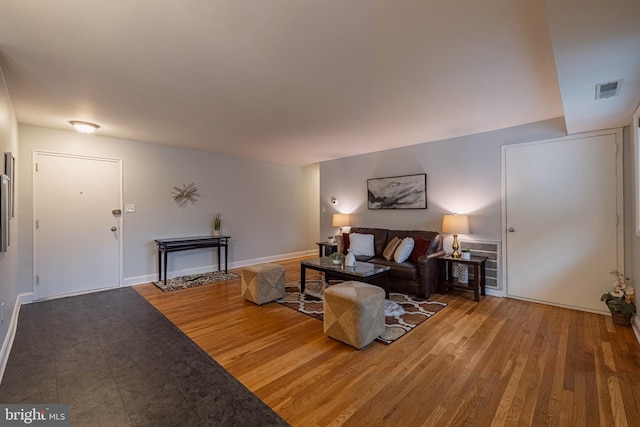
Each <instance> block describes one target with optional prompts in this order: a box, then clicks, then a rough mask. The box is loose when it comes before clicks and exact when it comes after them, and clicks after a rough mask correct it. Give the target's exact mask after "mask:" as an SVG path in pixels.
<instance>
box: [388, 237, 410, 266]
mask: <svg viewBox="0 0 640 427" xmlns="http://www.w3.org/2000/svg"><path fill="white" fill-rule="evenodd" d="M414 244H415V243H414V241H413V239H412V238H411V237H405V238H404V239H402V242H400V244H399V245H398V249H396V252H395V253H394V254H393V259H394V260H395V261H396V262H405V261H406V260H407V259H409V256H410V255H411V251H412V250H413V245H414Z"/></svg>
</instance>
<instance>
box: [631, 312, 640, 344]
mask: <svg viewBox="0 0 640 427" xmlns="http://www.w3.org/2000/svg"><path fill="white" fill-rule="evenodd" d="M631 327H632V328H633V332H634V333H635V334H636V339H637V340H638V343H640V317H638V314H636V315H635V316H633V317H632V318H631Z"/></svg>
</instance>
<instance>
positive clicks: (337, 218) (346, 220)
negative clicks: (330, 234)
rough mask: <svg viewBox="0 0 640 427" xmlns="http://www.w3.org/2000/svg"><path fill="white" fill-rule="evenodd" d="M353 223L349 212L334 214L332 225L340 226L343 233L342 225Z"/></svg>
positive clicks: (346, 225) (347, 225)
mask: <svg viewBox="0 0 640 427" xmlns="http://www.w3.org/2000/svg"><path fill="white" fill-rule="evenodd" d="M350 225H351V218H350V217H349V214H333V219H332V221H331V226H332V227H339V228H340V234H342V227H349V226H350Z"/></svg>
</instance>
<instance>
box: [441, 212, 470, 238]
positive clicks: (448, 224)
mask: <svg viewBox="0 0 640 427" xmlns="http://www.w3.org/2000/svg"><path fill="white" fill-rule="evenodd" d="M442 232H443V233H447V234H469V217H468V216H467V215H457V214H454V215H445V216H444V217H443V218H442Z"/></svg>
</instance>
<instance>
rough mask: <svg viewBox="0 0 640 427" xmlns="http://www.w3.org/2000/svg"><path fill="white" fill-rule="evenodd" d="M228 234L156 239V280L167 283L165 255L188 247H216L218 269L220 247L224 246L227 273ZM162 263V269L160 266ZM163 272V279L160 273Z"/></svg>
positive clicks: (185, 249)
mask: <svg viewBox="0 0 640 427" xmlns="http://www.w3.org/2000/svg"><path fill="white" fill-rule="evenodd" d="M229 239H230V237H229V236H197V237H178V238H172V239H156V240H155V242H156V244H157V245H158V280H160V281H163V282H164V284H165V285H166V284H167V255H168V254H169V252H179V251H188V250H190V249H202V248H216V249H217V252H218V270H220V267H221V266H220V248H224V272H225V273H227V272H228V271H227V259H228V254H229ZM163 265H164V269H163V268H162V267H163ZM163 272H164V279H163V278H162V277H163V276H162V273H163Z"/></svg>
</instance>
